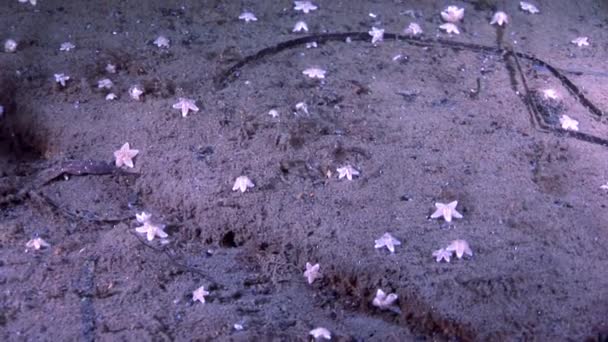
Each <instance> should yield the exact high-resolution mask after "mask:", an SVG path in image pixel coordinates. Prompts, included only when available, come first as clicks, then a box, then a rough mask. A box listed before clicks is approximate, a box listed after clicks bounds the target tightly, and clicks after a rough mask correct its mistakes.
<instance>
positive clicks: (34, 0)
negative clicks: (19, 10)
mask: <svg viewBox="0 0 608 342" xmlns="http://www.w3.org/2000/svg"><path fill="white" fill-rule="evenodd" d="M19 2H20V3H22V4H25V3H28V2H29V3H30V4H31V5H32V6H36V0H19Z"/></svg>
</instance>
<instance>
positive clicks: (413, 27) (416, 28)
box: [403, 23, 422, 36]
mask: <svg viewBox="0 0 608 342" xmlns="http://www.w3.org/2000/svg"><path fill="white" fill-rule="evenodd" d="M403 33H405V34H409V35H410V36H417V35H419V34H422V28H421V27H420V25H418V24H416V23H410V24H409V26H408V27H407V28H406V29H405V30H403Z"/></svg>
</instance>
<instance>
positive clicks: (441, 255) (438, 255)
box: [433, 248, 452, 262]
mask: <svg viewBox="0 0 608 342" xmlns="http://www.w3.org/2000/svg"><path fill="white" fill-rule="evenodd" d="M433 256H434V257H435V261H437V262H441V260H445V261H447V262H450V258H452V252H448V251H447V250H446V249H445V248H441V249H438V250H436V251H434V252H433Z"/></svg>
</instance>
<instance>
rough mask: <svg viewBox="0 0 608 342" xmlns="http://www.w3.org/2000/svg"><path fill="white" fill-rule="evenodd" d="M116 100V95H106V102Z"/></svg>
mask: <svg viewBox="0 0 608 342" xmlns="http://www.w3.org/2000/svg"><path fill="white" fill-rule="evenodd" d="M117 98H118V96H116V94H114V93H109V94H108V95H106V100H108V101H112V100H116V99H117Z"/></svg>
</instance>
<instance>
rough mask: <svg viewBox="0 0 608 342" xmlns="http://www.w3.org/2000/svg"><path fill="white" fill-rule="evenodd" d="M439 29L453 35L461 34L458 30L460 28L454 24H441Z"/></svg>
mask: <svg viewBox="0 0 608 342" xmlns="http://www.w3.org/2000/svg"><path fill="white" fill-rule="evenodd" d="M439 28H440V29H442V30H444V31H445V32H446V33H448V34H452V33H454V34H460V31H459V30H458V26H456V25H454V24H452V23H445V24H441V25H439Z"/></svg>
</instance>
